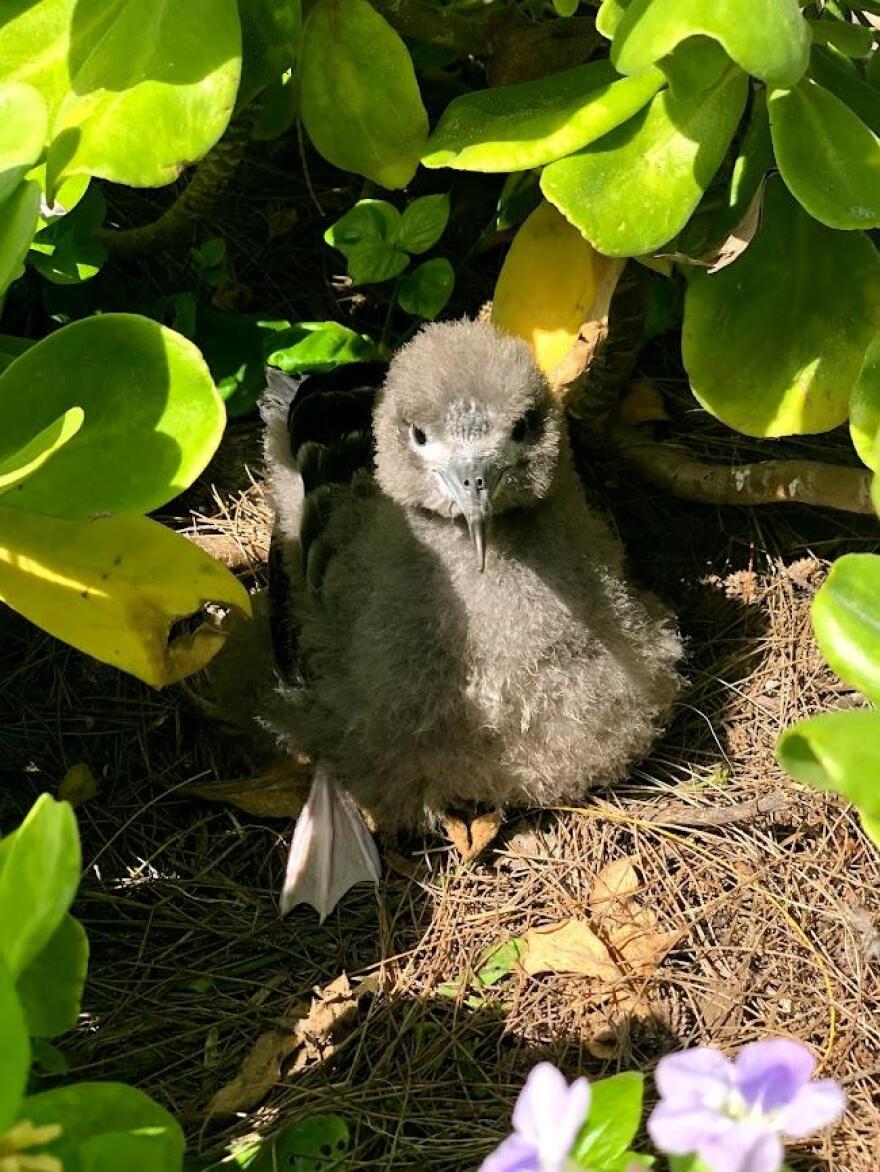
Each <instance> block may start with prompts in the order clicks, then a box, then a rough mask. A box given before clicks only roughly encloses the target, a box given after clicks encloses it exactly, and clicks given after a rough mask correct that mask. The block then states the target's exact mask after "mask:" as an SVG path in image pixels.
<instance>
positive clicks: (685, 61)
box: [660, 37, 730, 98]
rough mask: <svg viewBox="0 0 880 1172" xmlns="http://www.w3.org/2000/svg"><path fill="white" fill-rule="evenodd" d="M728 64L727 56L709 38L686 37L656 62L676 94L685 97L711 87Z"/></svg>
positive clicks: (715, 83)
mask: <svg viewBox="0 0 880 1172" xmlns="http://www.w3.org/2000/svg"><path fill="white" fill-rule="evenodd" d="M729 66H730V58H729V57H728V56H727V54H726V53H725V51H724V49H723V48H722V47H721V45H719V44H718V42H717V41H713V40H712V38H711V37H689V38H688V40H686V41H682V42H681V44H680V45H676V47H675V48H674V49H673V50H672V52H671V53H670V54H669V56H668V57H664V58H663V60H662V61H661V62H660V68H661V69H662V70H663V72H664V73H665V74H666V76H667V78H668V79H669V84H670V87H671V88H672V90H673V92H674V93H675V94H676V95H677V96H678V97H682V98H684V97H688V96H689V95H691V94H700V93H703V92H704V91H705V90H708V89H711V88H712V86H714V85H717V84H718V82H719V81H720V80H721V77H722V75H723V74H724V71H725V70H726V69H728V68H729Z"/></svg>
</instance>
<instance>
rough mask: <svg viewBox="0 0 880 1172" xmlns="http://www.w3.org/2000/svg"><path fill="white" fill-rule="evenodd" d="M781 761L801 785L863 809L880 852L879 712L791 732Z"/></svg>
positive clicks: (836, 715)
mask: <svg viewBox="0 0 880 1172" xmlns="http://www.w3.org/2000/svg"><path fill="white" fill-rule="evenodd" d="M776 755H777V757H778V759H779V764H780V765H781V766H782V768H783V769H784V770H785V771H786V772H787V773H790V774H791V776H792V777H793V778H795V780H796V781H802V782H805V783H806V784H807V785H812V786H815V787H816V789H821V790H832V791H833V792H835V793H839V794H841V795H842V796H843V797H845V798H846V800H847V801H848V802H852V803H853V805H854V806H857V807H858V810H859V813H860V814H861V815H862V824H863V826H864V827H865V830H866V831H867V832H868V833H869V834H870V835H871V837H872V839H873V841H874V842H875V844H876V845H877V846H880V837H877V836H875V830H876V828H877V827H878V819H880V712H876V711H874V710H873V709H871V710H868V711H863V712H853V711H848V712H823V713H821V714H820V715H819V716H813V717H810V719H809V720H803V721H801V722H800V723H799V724H796V725H794V726H793V727H792V728H790V729H787V730H786V731H785V732H784V733H783V734H782V736H781V737H780V738H779V743H778V745H777V747H776Z"/></svg>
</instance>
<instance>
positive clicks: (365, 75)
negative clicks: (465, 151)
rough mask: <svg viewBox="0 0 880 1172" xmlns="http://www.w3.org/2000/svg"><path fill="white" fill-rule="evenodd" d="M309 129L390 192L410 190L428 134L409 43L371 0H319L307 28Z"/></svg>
mask: <svg viewBox="0 0 880 1172" xmlns="http://www.w3.org/2000/svg"><path fill="white" fill-rule="evenodd" d="M300 109H301V113H302V120H303V125H304V126H305V128H306V131H307V132H308V136H309V138H310V139H311V140H312V143H313V145H314V147H315V149H316V150H317V151H318V153H319V154H321V155H323V156H324V158H325V159H327V161H328V162H330V163H332V164H333V165H334V166H335V167H340V168H342V170H344V171H354V172H355V173H356V174H358V175H364V176H366V178H367V179H372V180H373V181H374V182H375V183H378V184H380V185H381V186H382V187H391V188H395V187H405V186H406V185H407V183H409V181H410V179H412V177H413V175H414V174H415V170H416V167H417V166H418V162H419V158H420V157H421V155H422V152H423V151H424V146H425V141H426V139H427V137H428V115H427V113H426V112H425V107H424V106H423V105H422V99H421V95H420V93H419V86H418V82H417V81H416V75H415V70H414V69H413V64H412V59H411V58H410V55H409V52H408V51H407V48H406V45H404V43H403V41H402V40H401V39H400V37H399V36H398V34H397V33H396V32H395V31H394V29H393V28H392V27H391V25H390V24H388V22H387V21H386V20H385V19H384V18H383V17H381V16H380V15H379V13H378V12H376V10H375V9H374V8H373V7H372V5H370V4H368V3H367V0H318V2H317V3H316V4H315V6H314V7H313V8H312V10H311V12H310V13H309V15H308V17H307V19H306V22H305V26H304V28H303V39H302V50H301V54H300Z"/></svg>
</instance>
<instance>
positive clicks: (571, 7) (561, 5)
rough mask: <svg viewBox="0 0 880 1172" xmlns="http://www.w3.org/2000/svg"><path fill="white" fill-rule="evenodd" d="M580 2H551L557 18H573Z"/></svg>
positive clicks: (557, 0)
mask: <svg viewBox="0 0 880 1172" xmlns="http://www.w3.org/2000/svg"><path fill="white" fill-rule="evenodd" d="M580 2H581V0H553V7H554V8H555V9H556V12H557V14H558V15H559V16H574V14H575V13H576V12H577V10H578V6H579V5H580Z"/></svg>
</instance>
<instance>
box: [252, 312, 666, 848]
mask: <svg viewBox="0 0 880 1172" xmlns="http://www.w3.org/2000/svg"><path fill="white" fill-rule="evenodd" d="M293 393H294V389H293V388H287V387H285V386H283V385H279V383H278V382H277V380H276V381H275V383H274V384H273V387H272V388H270V391H269V393H268V395H267V398H266V400H265V402H264V417H265V418H266V423H267V428H266V441H265V451H266V462H267V469H268V480H269V486H270V491H271V495H272V498H273V500H274V505H275V511H276V522H275V526H276V527H275V536H274V547H275V552H274V555H273V556H274V557H275V559H276V569H279V568H280V569H281V570H282V571H283V575H284V578H285V580H286V583H287V588H288V589H287V595H286V597H287V602H286V603H285V606H286V607H287V608H288V610H289V613H285V614H283V615H281V616H280V617H281V619H282V627H283V630H285V631H286V632H288V634H289V636H290V645H291V647H292V648H293V650H294V654H295V657H296V660H297V665H296V667H295V668H294V670H293V671H292V672H291V671H289V672H288V679H287V681H286V682H284V683H282V684H280V685H279V686H278V687H277V688H276V689H275V690H274V692H273V693H272V694H271V695H270V696H269V697H264V700H263V701H259V702H258V703H259V706H260V711H259V712H258V713H257V714H256V715H257V716H258V718H259V719H260V720H261V722H262V723H263V724H264V726H266V727H268V728H270V729H271V730H272V732H273V733H274V735H275V736H276V737H277V740H278V743H279V744H280V745H281V746H282V747H284V748H285V749H289V750H290V751H292V752H296V753H302V752H305V753H307V754H309V755H310V756H311V757H312V758H313V759H315V760H317V761H320V762H321V764H322V766H323V767H325V768H328V769H330V770H331V771H332V773H333V775H334V776H335V777H336V778H337V779H338V780H339V782H340V783H341V784H342V785H344V786H345V787H346V788H347V789H348V790H349V791H350V793H351V794H352V795H353V796H354V797H355V799H356V800H357V802H358V803H359V804H360V805H361V806H362V808H363V809H364V810H366V811H367V812H368V813H369V814H370V815H371V817H372V819H373V820H374V822H375V823H376V824H377V825H378V826H379V827H380V828H383V829H394V828H397V827H402V826H419V825H425V824H429V823H430V822H432V821H433V820H434V818H435V816H436V815H438V814H442V812H443V811H444V810H446V809H461V808H468V807H471V806H472V805H473V804H474V803H480V804H482V803H491V804H497V805H502V806H503V805H525V806H536V805H537V806H540V805H547V804H553V803H557V802H566V801H572V800H575V799H577V798H578V797H579V796H580V795H581V794H582V793H583V792H584V791H585V790H586V789H588V788H589V787H590V786H594V785H597V784H601V783H607V782H611V781H614V780H616V779H619V778H621V777H623V776H624V775H625V773H626V772H627V770H628V768H629V767H630V765H631V764H632V763H633V761H634V760H636V759H637V758H639V757H640V756H642V755H643V754H645V753H646V752H647V750H648V749H649V747H650V745H651V743H652V741H653V740H654V738H655V737H656V735H657V733H658V731H659V730H660V728H661V726H662V721H663V719H664V717H665V716H666V714H667V713H668V710H669V707H670V705H671V703H672V701H673V700H674V698H675V696H676V694H677V691H678V688H679V683H680V677H679V675H678V670H677V667H678V663H679V660H680V657H681V644H680V641H679V638H678V635H677V633H676V631H675V628H674V625H673V622H672V621H671V618H670V616H669V615H668V614H667V613H666V611H665V610H664V609H663V607H662V606H661V605H660V604H659V603H658V601H657V600H656V599H655V598H654V597H653V596H651V595H648V594H646V593H644V592H642V591H639V590H637V589H635V588H634V587H633V586H631V585H630V584H629V583H628V582H627V579H626V577H625V575H624V570H623V561H622V551H621V548H620V545H619V543H618V541H617V540H616V538H615V537H614V536H613V535H612V532H611V530H610V528H609V526H608V524H607V523H606V521H605V520H604V518H603V517H602V516H600V515H599V514H598V513H597V512H596V511H595V510H594V509H592V508H591V507H589V506H588V504H587V502H586V500H585V497H584V494H583V491H582V487H581V484H580V482H579V480H578V477H577V474H576V472H575V469H574V466H573V463H572V460H571V457H570V453H569V448H568V440H567V429H566V426H565V422H564V419H563V417H562V415H561V413H560V410H559V408H558V407H557V406H556V404H555V402H554V401H553V399H552V397H551V396H550V394H549V390H548V387H547V385H546V382H545V380H544V379H543V377H542V376H541V374H540V373H539V371H538V370H537V368H536V366H535V364H534V360H533V358H532V355H531V353H530V351H529V349H528V347H527V346H526V345H525V344H524V343H523V342H520V341H518V340H514V339H512V338H509V337H506V336H503V335H501V334H500V333H498V332H497V331H496V330H495V329H494V328H493V327H492V326H489V325H486V324H478V323H475V322H471V321H459V322H451V323H443V324H433V325H428V326H426V327H424V328H423V329H422V330H421V332H420V333H419V334H418V335H417V336H416V337H415V338H414V339H413V340H412V341H411V342H410V343H409V344H408V345H406V346H405V347H404V348H403V349H402V350H401V351H400V352H399V353H398V354H397V355H396V357H395V358H394V359H393V361H392V363H391V366H390V369H389V371H388V374H387V378H386V379H385V383H384V386H383V387H382V389H381V392H380V393H379V395H378V398H377V402H376V407H375V411H374V415H373V433H374V442H375V461H374V468H373V469H372V470H370V469H365V470H363V471H360V472H356V473H355V474H354V475H353V476H351V475H350V469H349V474H348V475H345V474H343V475H339V474H335V475H333V476H331V477H329V480H330V481H331V483H323V482H322V479H321V476H320V475H316V474H315V472H314V468H315V467H316V466H317V465H319V464H320V463H321V460H320V459H319V460H317V464H316V460H315V453H314V452H312V453H311V455H309V453H305V456H306V458H307V459H310V460H311V461H312V474H311V476H310V483H309V484H308V489H309V491H308V492H306V491H304V482H303V475H302V470H303V464H304V460H303V456H304V453H303V450H302V447H300V448H299V450H297V440H296V435H295V434H294V436H293V442H292V443H291V433H290V432H289V430H288V409H289V404H290V400H291V397H292V394H293ZM415 429H418V431H416V430H415ZM294 431H295V426H294ZM340 433H341V434H344V427H341V428H340ZM514 436H516V437H517V439H516V440H514V438H513V437H514ZM422 437H424V443H421V442H419V441H420V440H421V438H422ZM344 442H351V441H350V440H349V441H344ZM329 446H330V447H332V446H333V445H332V444H331V445H329ZM471 458H474V459H476V458H479V459H481V460H483V461H487V462H488V464H487V465H486V466H488V465H489V464H491V465H492V466H497V467H504V468H505V469H506V471H505V473H504V475H503V476H502V477H501V480H500V483H499V484H498V487H497V489H496V491H495V494H494V498H493V500H492V515H491V520H490V528H489V532H488V552H487V554H486V561H485V571H484V572H480V570H479V568H478V566H477V565H476V564H475V557H474V547H473V544H472V541H471V538H470V537H469V535H468V529H467V527H466V525H465V523H464V519H463V517H462V514H461V509H460V508H459V506H458V505H457V504H455V503H453V501H452V499H451V498H450V494H449V492H448V490H447V489H446V487H445V486H444V480H443V477H442V475H440V472H441V471H442V469H443V467H445V466H446V465H447V464H449V463H450V462H455V461H456V460H461V459H467V460H469V459H471ZM327 459H328V460H329V457H327ZM330 462H331V463H332V461H330ZM344 464H345V461H343V465H344ZM352 466H354V462H353V463H352ZM482 466H483V465H481V467H482ZM304 529H307V530H308V542H307V544H308V548H307V550H306V551H305V557H304V556H303V541H302V537H303V530H304ZM278 618H279V616H278V615H276V621H277V620H278Z"/></svg>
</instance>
